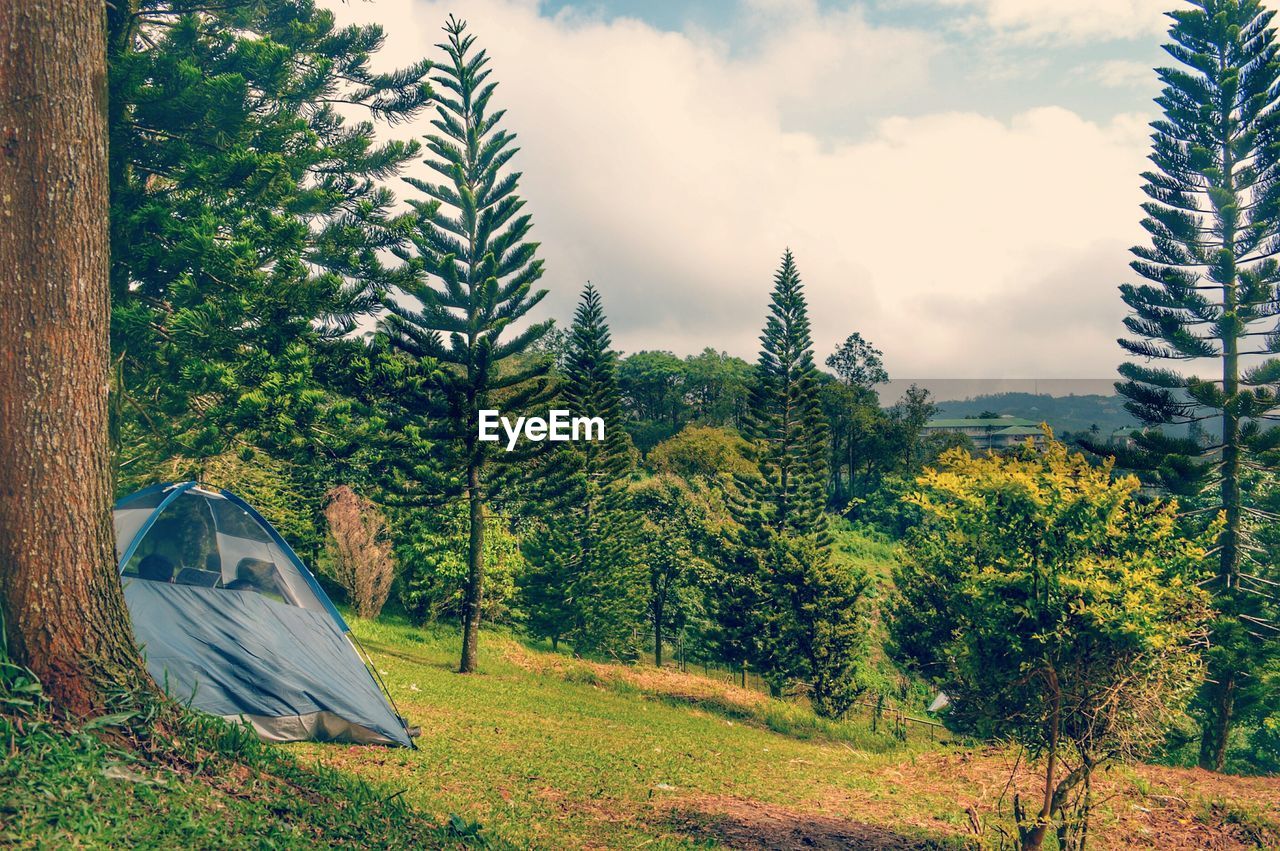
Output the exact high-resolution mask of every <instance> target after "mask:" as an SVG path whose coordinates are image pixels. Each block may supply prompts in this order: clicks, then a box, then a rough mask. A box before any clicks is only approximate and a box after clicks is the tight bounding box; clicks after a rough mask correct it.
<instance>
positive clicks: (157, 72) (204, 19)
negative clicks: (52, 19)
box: [108, 0, 431, 470]
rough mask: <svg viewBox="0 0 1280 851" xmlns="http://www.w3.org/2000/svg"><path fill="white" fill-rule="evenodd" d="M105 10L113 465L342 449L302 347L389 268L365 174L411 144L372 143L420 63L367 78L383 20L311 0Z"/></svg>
mask: <svg viewBox="0 0 1280 851" xmlns="http://www.w3.org/2000/svg"><path fill="white" fill-rule="evenodd" d="M108 18H109V33H108V62H109V68H110V75H109V86H110V92H109V100H108V103H109V129H110V186H111V217H110V224H111V228H110V233H111V246H112V259H111V293H112V323H111V327H112V332H111V340H112V351H113V356H114V358H115V363H116V370H115V386H114V388H113V398H114V408H113V409H114V412H115V424H114V427H115V432H116V438H117V442H116V445H117V448H118V451H119V453H120V459H119V463H120V466H121V467H122V468H123V469H125V470H131V469H137V468H147V467H149V466H150V465H154V464H156V463H159V462H161V461H164V460H165V459H167V458H169V457H170V456H172V455H173V454H182V455H187V456H192V457H201V456H207V455H214V454H219V453H222V452H224V451H227V450H228V449H232V448H235V449H239V448H243V447H246V446H252V445H258V446H264V447H267V448H269V449H270V450H271V451H272V452H274V453H275V454H277V455H280V456H285V455H301V456H304V457H313V456H315V455H316V454H317V452H318V451H320V450H321V449H327V450H329V451H341V449H342V447H343V446H344V445H345V443H346V442H347V441H348V440H349V436H348V433H347V429H346V427H345V422H344V414H345V409H344V406H343V405H342V403H341V400H339V399H335V398H333V397H332V396H330V395H328V394H326V393H325V392H323V389H322V387H321V386H320V385H321V381H320V378H319V377H318V375H317V369H316V357H317V353H316V350H317V347H318V346H320V345H322V344H323V343H324V342H325V341H327V340H334V339H337V338H339V337H341V336H342V335H344V334H346V333H347V332H349V331H351V330H352V329H353V328H354V327H355V323H356V321H357V319H358V318H359V317H360V316H361V315H365V314H367V313H368V312H369V311H370V310H372V309H373V307H374V306H375V305H376V303H377V296H378V294H379V293H380V292H382V291H383V290H384V289H386V288H387V287H389V286H391V285H393V284H394V283H396V282H397V281H399V280H401V278H402V276H403V272H402V270H399V269H391V268H388V267H387V266H386V265H385V264H384V263H383V262H382V259H381V257H382V253H383V251H384V250H385V249H388V248H390V247H392V246H394V245H396V244H398V242H399V241H400V239H401V233H402V231H403V224H404V223H403V221H402V219H401V218H400V217H398V216H396V215H395V214H394V213H393V212H392V202H393V197H392V194H391V192H390V191H389V190H388V189H386V188H385V186H384V185H383V182H384V181H385V180H386V179H387V178H389V177H391V176H394V175H395V174H397V173H398V172H399V171H400V170H401V169H402V168H403V167H404V166H405V165H406V164H407V163H409V162H410V161H411V160H412V159H413V158H414V157H415V156H416V154H417V152H418V144H417V143H416V142H403V141H386V142H379V141H377V140H376V139H375V133H376V130H377V128H378V126H381V128H383V129H384V130H385V129H386V128H390V127H392V126H393V125H395V124H397V123H399V122H402V121H406V120H408V119H410V118H412V117H414V116H415V115H417V114H418V113H419V112H420V111H421V110H422V109H423V108H424V106H425V105H426V103H427V102H428V100H429V98H430V94H431V92H430V88H429V86H428V85H427V83H426V80H425V75H426V73H427V63H425V62H418V63H415V64H413V65H411V66H409V67H406V68H404V69H401V70H396V71H392V72H388V73H375V72H373V71H372V70H370V65H371V62H372V58H373V55H374V54H376V53H377V51H378V50H379V49H380V48H381V46H382V43H383V32H382V29H381V28H380V27H377V26H365V27H356V26H352V27H339V26H337V25H336V24H335V22H334V16H333V13H332V12H330V11H328V10H326V9H318V8H316V6H315V4H314V3H313V2H312V0H272V2H254V3H232V4H212V5H210V4H203V3H185V2H169V0H130V2H123V3H115V4H112V5H111V6H110V7H109V9H108ZM338 105H341V111H339V109H338ZM357 113H363V116H362V117H364V118H366V119H367V120H360V121H355V122H352V121H350V120H349V119H348V118H347V117H345V116H348V115H352V114H357Z"/></svg>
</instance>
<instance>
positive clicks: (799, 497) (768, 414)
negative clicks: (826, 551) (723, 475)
mask: <svg viewBox="0 0 1280 851" xmlns="http://www.w3.org/2000/svg"><path fill="white" fill-rule="evenodd" d="M773 280H774V286H773V295H772V298H771V301H770V305H769V317H768V319H767V320H766V321H765V326H764V332H763V333H762V334H761V335H760V344H761V348H760V359H759V361H758V363H757V364H756V374H755V382H754V383H753V384H752V386H751V392H750V397H749V402H748V409H747V415H746V417H745V418H744V420H745V421H744V423H743V436H744V437H746V438H747V439H748V440H750V441H751V442H752V443H754V444H755V447H756V453H757V454H756V460H757V462H758V463H759V465H760V471H761V472H762V473H763V474H764V475H763V478H761V479H759V480H744V481H743V484H744V488H745V492H746V493H748V494H749V495H750V497H751V498H750V500H749V503H748V505H747V508H748V509H749V511H750V512H752V514H753V515H754V517H753V520H754V522H755V523H756V524H758V525H759V526H761V527H763V528H768V529H771V530H773V531H774V532H779V533H787V534H793V535H818V536H819V538H820V539H822V540H823V541H825V540H826V538H827V532H826V518H825V517H824V516H823V513H822V508H823V506H824V505H825V504H826V486H827V471H828V466H827V463H828V462H827V440H828V426H827V421H826V417H825V416H824V415H823V411H822V403H821V400H820V398H819V392H820V380H819V376H818V370H817V367H815V366H814V364H813V340H812V338H811V336H810V332H809V312H808V307H807V305H806V304H805V298H804V290H803V285H802V284H801V282H800V273H799V272H798V271H797V270H796V263H795V258H794V257H793V256H792V254H791V250H790V249H787V251H786V253H785V254H783V256H782V265H781V266H780V267H779V268H778V272H777V274H776V275H775V276H774V279H773Z"/></svg>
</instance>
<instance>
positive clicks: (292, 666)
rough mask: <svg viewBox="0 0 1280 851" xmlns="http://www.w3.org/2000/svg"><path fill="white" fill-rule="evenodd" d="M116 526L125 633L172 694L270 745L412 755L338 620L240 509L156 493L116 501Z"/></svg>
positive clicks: (292, 560)
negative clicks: (317, 743)
mask: <svg viewBox="0 0 1280 851" xmlns="http://www.w3.org/2000/svg"><path fill="white" fill-rule="evenodd" d="M115 527H116V548H117V549H116V555H117V556H118V557H119V559H120V575H121V577H122V580H123V582H124V597H125V601H126V602H127V603H128V606H129V613H130V615H131V616H132V619H133V630H134V637H135V638H136V639H137V643H138V645H139V646H140V647H141V648H142V652H143V655H144V656H145V657H146V660H147V668H148V670H149V671H150V672H151V676H152V677H154V678H155V681H156V682H157V683H158V684H159V685H160V686H161V687H162V688H164V689H165V690H166V691H167V692H168V693H169V695H170V696H171V697H172V698H174V699H175V700H178V701H181V702H184V703H189V704H190V705H191V706H192V707H193V708H195V709H199V710H201V711H204V712H208V713H210V714H212V715H220V716H222V717H224V718H228V719H233V720H239V719H244V720H245V721H247V722H249V723H250V724H251V725H252V726H253V728H254V729H255V730H256V731H257V733H258V735H259V736H260V737H261V738H262V739H264V740H266V741H272V742H292V741H301V740H305V739H317V740H323V741H346V742H356V743H361V744H382V745H403V746H408V747H412V742H411V740H410V738H409V731H408V727H407V726H406V724H405V722H404V719H403V718H401V717H400V716H399V715H397V714H396V712H395V711H394V710H393V708H392V705H391V704H390V703H389V701H388V698H387V697H386V696H385V695H384V694H383V692H382V691H381V690H380V688H379V684H378V681H377V680H375V678H374V672H373V670H372V668H371V667H369V666H367V665H366V664H365V662H364V661H362V657H361V655H360V654H359V652H358V651H357V646H356V644H355V642H354V641H352V639H351V636H350V628H349V627H348V626H347V624H346V622H345V621H344V620H343V619H342V615H340V614H339V613H338V610H337V609H336V608H334V605H333V603H332V602H331V601H330V600H329V598H328V596H327V595H326V594H325V593H324V590H323V589H322V588H321V587H320V585H319V583H317V582H316V579H315V577H314V576H312V575H311V572H310V571H309V570H307V568H306V566H305V565H303V563H302V561H301V560H300V559H299V558H298V556H297V554H296V553H294V551H293V550H292V549H291V548H290V547H289V545H288V544H287V543H285V541H284V539H283V538H282V537H280V533H279V532H277V531H276V530H275V529H273V528H272V527H271V524H270V523H268V522H267V521H266V520H264V519H263V517H262V515H260V514H259V513H258V512H257V511H255V510H254V509H253V508H252V507H250V505H249V504H248V503H246V502H245V501H244V500H242V499H240V498H239V497H237V496H236V495H234V494H232V493H229V492H228V491H225V490H217V489H214V488H209V487H205V486H202V485H200V484H198V483H196V482H181V483H177V484H161V485H155V486H153V487H149V488H147V489H145V490H142V491H139V492H138V493H135V494H133V495H132V496H127V497H125V498H123V499H121V500H120V501H119V502H117V503H116V508H115Z"/></svg>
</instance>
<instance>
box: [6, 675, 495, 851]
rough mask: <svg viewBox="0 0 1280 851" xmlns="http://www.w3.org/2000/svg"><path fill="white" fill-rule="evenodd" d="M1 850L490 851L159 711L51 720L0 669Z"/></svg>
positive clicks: (383, 798)
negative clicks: (478, 850)
mask: <svg viewBox="0 0 1280 851" xmlns="http://www.w3.org/2000/svg"><path fill="white" fill-rule="evenodd" d="M0 747H3V748H4V756H3V759H2V760H0V845H3V846H12V847H17V848H57V849H61V848H209V849H223V848H317V847H330V848H334V847H348V848H364V847H381V848H443V847H457V846H462V845H490V844H493V845H501V844H502V843H499V842H497V841H496V840H493V838H492V837H491V836H490V835H488V834H486V833H484V832H483V831H479V830H477V827H476V826H475V825H473V824H469V823H467V822H465V821H464V820H461V819H456V818H455V819H453V820H446V821H443V822H437V821H436V820H434V819H431V818H428V817H426V816H424V815H422V814H421V813H420V812H419V811H417V810H415V809H414V808H413V807H411V806H409V805H408V804H407V803H405V802H404V801H403V800H402V798H401V797H400V796H398V795H396V794H395V792H394V791H393V790H389V789H386V788H384V787H382V786H380V785H378V784H371V783H369V782H366V781H364V780H361V779H358V778H355V777H352V776H350V775H346V774H342V773H341V772H338V771H335V770H334V769H331V768H327V767H324V766H321V765H317V764H311V765H307V764H304V763H303V762H300V761H299V760H298V759H296V758H295V757H294V756H292V755H290V754H289V753H288V752H287V751H285V750H283V749H281V748H278V747H273V746H270V745H266V744H263V743H262V742H260V741H258V739H257V737H256V736H254V735H253V734H252V733H251V732H249V731H248V730H247V729H246V728H243V727H237V726H234V725H231V724H228V723H226V722H224V721H222V720H220V719H216V718H211V717H208V716H197V715H194V714H191V713H188V712H186V711H184V710H181V709H179V708H177V707H173V706H168V707H163V708H158V709H157V708H155V707H153V708H152V710H151V711H149V712H148V713H146V715H145V717H142V716H140V715H139V714H137V713H129V712H125V713H120V714H118V715H113V716H107V717H104V718H102V719H98V720H96V721H93V722H90V723H88V724H85V725H71V724H67V723H64V722H61V721H57V720H55V719H53V718H51V717H50V716H49V715H48V714H47V712H46V711H45V708H44V706H43V702H42V700H41V699H40V696H39V690H38V684H34V681H33V680H32V679H31V678H30V677H29V676H28V675H26V674H25V672H23V670H22V669H20V668H17V667H16V666H14V665H11V664H9V663H7V662H4V660H2V659H0Z"/></svg>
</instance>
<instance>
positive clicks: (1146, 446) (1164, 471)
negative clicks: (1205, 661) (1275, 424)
mask: <svg viewBox="0 0 1280 851" xmlns="http://www.w3.org/2000/svg"><path fill="white" fill-rule="evenodd" d="M1193 6H1194V8H1190V9H1184V10H1179V11H1176V12H1171V13H1170V17H1171V18H1172V19H1173V24H1172V26H1171V28H1170V30H1169V35H1170V38H1171V43H1170V44H1168V45H1167V46H1166V47H1165V49H1166V50H1167V51H1168V52H1169V54H1170V55H1171V56H1173V58H1174V59H1176V60H1177V61H1178V63H1179V66H1180V67H1174V68H1162V69H1159V70H1158V72H1157V73H1158V74H1159V76H1160V79H1161V81H1162V82H1163V84H1164V89H1163V92H1162V94H1161V96H1160V97H1159V99H1158V100H1157V102H1158V103H1159V104H1160V106H1161V108H1162V109H1163V110H1164V117H1163V118H1162V119H1160V120H1158V121H1156V122H1154V123H1153V125H1152V127H1153V129H1154V134H1153V140H1154V142H1153V147H1152V153H1151V161H1152V162H1153V163H1154V165H1155V169H1154V170H1152V171H1149V172H1147V173H1145V174H1144V175H1143V178H1144V180H1145V181H1146V183H1145V186H1144V189H1145V191H1146V193H1147V195H1148V196H1149V198H1150V200H1149V201H1148V202H1147V203H1146V204H1144V207H1143V209H1144V210H1145V212H1146V214H1147V215H1146V218H1145V219H1144V220H1143V222H1142V225H1143V227H1144V228H1145V229H1146V230H1147V232H1148V233H1149V234H1150V238H1151V244H1150V245H1149V246H1140V247H1136V248H1134V249H1133V253H1134V254H1135V255H1136V258H1137V259H1136V260H1134V261H1133V263H1132V268H1133V270H1134V271H1135V272H1136V273H1137V274H1138V275H1139V276H1140V277H1142V278H1144V279H1145V280H1146V281H1147V283H1144V284H1141V285H1137V286H1135V285H1132V284H1125V285H1124V286H1122V287H1121V293H1122V297H1123V299H1124V302H1125V304H1127V305H1128V306H1129V308H1130V309H1131V310H1132V313H1131V315H1130V316H1129V317H1128V318H1127V319H1126V320H1125V325H1126V326H1127V328H1128V330H1129V331H1130V332H1131V333H1132V335H1133V336H1132V337H1131V338H1129V339H1122V340H1121V341H1120V344H1121V345H1122V346H1123V347H1124V348H1125V349H1126V350H1127V351H1129V352H1131V353H1132V354H1134V355H1136V356H1138V357H1140V358H1143V359H1145V360H1147V361H1150V360H1164V361H1173V362H1176V363H1178V364H1180V365H1181V366H1180V367H1179V368H1178V369H1172V368H1158V367H1154V366H1145V365H1139V364H1136V363H1127V364H1124V365H1123V366H1121V367H1120V372H1121V375H1122V376H1123V378H1124V379H1125V380H1124V381H1123V382H1121V383H1119V384H1117V389H1118V390H1119V391H1120V393H1122V394H1123V395H1124V396H1125V397H1127V399H1128V402H1127V405H1126V406H1127V407H1128V409H1129V410H1130V411H1131V412H1132V413H1133V414H1134V415H1136V416H1137V417H1139V418H1140V420H1141V421H1142V422H1143V423H1145V424H1147V425H1148V426H1152V427H1159V426H1164V425H1171V424H1172V425H1186V424H1192V425H1195V424H1198V423H1216V424H1217V425H1219V426H1220V429H1219V430H1218V434H1217V435H1216V438H1217V439H1215V440H1212V441H1210V445H1202V444H1201V443H1200V441H1198V440H1196V439H1194V436H1193V438H1179V437H1174V436H1170V435H1167V434H1164V433H1162V432H1161V431H1159V430H1158V428H1156V429H1154V430H1151V431H1148V432H1146V433H1142V434H1136V435H1135V437H1134V439H1135V441H1136V448H1135V451H1132V452H1127V453H1126V452H1122V453H1121V457H1120V461H1121V463H1122V464H1124V465H1125V466H1128V467H1132V468H1135V469H1139V470H1143V471H1145V475H1146V477H1147V479H1148V481H1149V482H1151V483H1153V484H1156V485H1159V486H1162V487H1164V488H1166V489H1167V490H1169V491H1171V492H1173V493H1175V494H1181V495H1183V496H1184V497H1186V499H1185V500H1184V501H1186V502H1189V503H1191V504H1192V505H1191V507H1193V508H1197V509H1200V510H1201V512H1202V515H1203V516H1205V517H1208V518H1212V517H1214V516H1216V515H1217V514H1218V513H1219V512H1221V513H1222V514H1223V516H1224V517H1225V520H1226V524H1225V526H1224V528H1223V530H1222V532H1221V536H1220V538H1219V540H1218V553H1217V559H1218V569H1217V575H1216V577H1214V579H1213V581H1212V583H1211V584H1210V586H1209V587H1210V588H1211V589H1212V590H1213V592H1214V594H1215V598H1216V604H1217V609H1218V612H1219V619H1218V621H1217V624H1216V626H1215V629H1214V634H1213V637H1212V644H1213V651H1212V653H1211V654H1210V656H1209V668H1210V670H1209V676H1208V680H1209V681H1208V682H1207V683H1206V685H1205V687H1204V690H1203V693H1202V695H1201V700H1200V705H1201V710H1202V714H1203V729H1202V740H1201V752H1200V762H1201V765H1202V766H1204V767H1206V768H1211V769H1219V770H1220V769H1221V768H1222V766H1223V761H1224V758H1225V755H1226V747H1227V741H1228V737H1229V734H1230V731H1231V727H1232V723H1233V720H1234V719H1236V718H1238V717H1239V716H1240V714H1241V710H1243V709H1244V708H1245V705H1246V703H1247V701H1248V699H1249V697H1248V696H1249V692H1250V681H1251V680H1250V677H1249V674H1248V671H1249V669H1250V668H1252V667H1255V666H1256V665H1258V663H1259V659H1258V657H1259V655H1260V654H1264V653H1274V652H1275V643H1276V642H1275V641H1274V639H1275V638H1277V637H1280V627H1277V626H1276V625H1275V624H1274V623H1272V622H1271V620H1270V619H1271V618H1273V617H1274V616H1275V607H1274V598H1273V595H1274V590H1275V588H1274V585H1270V584H1268V580H1267V579H1266V577H1265V576H1264V575H1263V574H1264V573H1265V572H1266V571H1267V570H1268V566H1266V565H1264V564H1260V563H1258V561H1257V560H1256V559H1255V558H1254V555H1253V553H1254V549H1255V546H1254V543H1253V538H1252V533H1251V526H1252V525H1254V523H1255V522H1256V521H1258V520H1259V519H1268V518H1267V515H1265V514H1262V513H1260V512H1259V510H1258V508H1257V505H1256V502H1257V499H1258V496H1259V494H1258V493H1257V490H1258V488H1257V487H1256V486H1253V485H1251V480H1258V482H1259V483H1260V482H1261V479H1265V478H1266V476H1265V475H1261V477H1260V474H1262V471H1263V470H1265V469H1266V468H1271V469H1274V461H1275V455H1276V450H1277V447H1278V446H1280V430H1276V429H1270V430H1264V429H1263V426H1264V425H1265V423H1266V422H1267V421H1268V420H1269V419H1273V418H1274V416H1275V413H1276V411H1277V402H1278V400H1277V395H1276V387H1275V385H1276V383H1277V381H1280V360H1277V359H1276V358H1274V357H1272V356H1273V355H1274V354H1276V353H1277V352H1280V334H1277V333H1276V332H1275V330H1274V326H1275V317H1276V316H1277V315H1278V314H1280V290H1278V289H1277V284H1278V283H1280V264H1278V263H1277V260H1276V257H1275V255H1276V253H1277V250H1278V249H1280V144H1278V143H1280V97H1278V95H1280V61H1278V60H1280V57H1278V54H1277V47H1276V42H1275V34H1274V31H1273V30H1272V29H1271V27H1270V24H1271V20H1272V17H1273V13H1272V12H1270V11H1267V10H1266V9H1264V7H1263V6H1262V4H1261V3H1260V2H1259V1H1258V0H1196V2H1194V3H1193ZM1197 368H1199V369H1200V370H1201V371H1202V377H1193V373H1194V372H1195V370H1196V369H1197ZM1206 370H1207V371H1208V372H1209V377H1203V375H1204V371H1206ZM1201 494H1205V496H1203V497H1202V496H1201ZM1271 569H1274V568H1271ZM1274 578H1275V577H1272V579H1273V580H1274ZM1269 598H1270V599H1269ZM1268 645H1270V647H1268Z"/></svg>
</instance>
